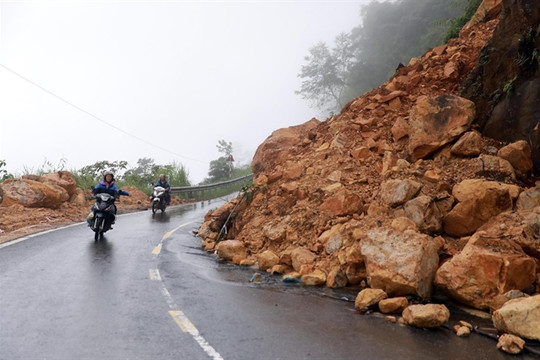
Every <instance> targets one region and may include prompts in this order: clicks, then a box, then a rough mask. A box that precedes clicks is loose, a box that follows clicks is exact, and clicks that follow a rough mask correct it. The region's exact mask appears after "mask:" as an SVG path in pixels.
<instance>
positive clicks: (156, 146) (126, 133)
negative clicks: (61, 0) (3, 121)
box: [0, 64, 208, 164]
mask: <svg viewBox="0 0 540 360" xmlns="http://www.w3.org/2000/svg"><path fill="white" fill-rule="evenodd" d="M0 66H1V67H3V68H4V69H6V70H7V71H9V72H11V73H12V74H14V75H16V76H18V77H19V78H21V79H23V80H25V81H27V82H29V83H30V84H32V85H34V86H35V87H37V88H39V89H41V90H42V91H44V92H46V93H47V94H49V95H52V96H54V97H55V98H57V99H58V100H60V101H62V102H64V103H66V104H68V105H69V106H71V107H74V108H75V109H77V110H79V111H80V112H82V113H84V114H86V115H88V116H90V117H93V118H94V119H96V120H98V121H99V122H102V123H103V124H105V125H107V126H110V127H112V128H113V129H115V130H117V131H120V132H121V133H123V134H125V135H127V136H131V137H132V138H134V139H137V140H139V141H141V142H143V143H145V144H147V145H150V146H153V147H155V148H157V149H160V150H162V151H165V152H167V153H169V154H172V155H174V156H177V157H181V158H184V159H187V160H191V161H197V162H200V163H203V164H208V161H203V160H198V159H194V158H190V157H188V156H184V155H180V154H177V153H175V152H174V151H171V150H169V149H166V148H164V147H162V146H159V145H156V144H154V143H151V142H149V141H147V140H145V139H143V138H141V137H139V136H137V135H134V134H131V133H129V132H127V131H125V130H123V129H121V128H119V127H118V126H116V125H114V124H111V123H109V122H107V121H105V120H103V119H101V118H100V117H98V116H96V115H94V114H92V113H90V112H88V111H86V110H84V109H83V108H81V107H79V106H77V105H75V104H73V103H71V102H69V101H68V100H66V99H64V98H62V97H61V96H58V95H56V94H55V93H53V92H52V91H49V90H47V89H46V88H44V87H43V86H41V85H39V84H37V83H35V82H33V81H32V80H30V79H28V78H26V77H24V76H22V75H21V74H19V73H17V72H16V71H14V70H12V69H10V68H8V67H7V66H5V65H4V64H0Z"/></svg>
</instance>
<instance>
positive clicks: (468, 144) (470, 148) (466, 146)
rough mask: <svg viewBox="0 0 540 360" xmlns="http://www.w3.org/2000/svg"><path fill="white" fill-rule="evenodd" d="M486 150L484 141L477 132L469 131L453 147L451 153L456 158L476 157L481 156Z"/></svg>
mask: <svg viewBox="0 0 540 360" xmlns="http://www.w3.org/2000/svg"><path fill="white" fill-rule="evenodd" d="M483 149H484V139H483V138H482V135H480V133H478V132H477V131H469V132H466V133H465V134H463V136H462V137H460V138H459V140H458V141H456V143H455V144H454V145H453V146H452V148H451V149H450V152H451V153H452V154H453V155H456V156H462V157H474V156H478V155H480V153H481V152H482V150H483Z"/></svg>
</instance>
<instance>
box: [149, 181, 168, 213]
mask: <svg viewBox="0 0 540 360" xmlns="http://www.w3.org/2000/svg"><path fill="white" fill-rule="evenodd" d="M166 191H167V189H165V188H164V187H161V186H154V191H153V192H152V197H151V200H152V214H155V213H156V211H158V209H159V210H161V212H165V209H166V208H167V204H166V202H165V192H166Z"/></svg>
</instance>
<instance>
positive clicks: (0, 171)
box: [0, 160, 13, 182]
mask: <svg viewBox="0 0 540 360" xmlns="http://www.w3.org/2000/svg"><path fill="white" fill-rule="evenodd" d="M6 165H7V163H6V161H5V160H0V182H4V181H5V180H7V179H10V178H12V177H13V175H12V174H10V173H8V172H7V170H6V169H4V168H5V167H6Z"/></svg>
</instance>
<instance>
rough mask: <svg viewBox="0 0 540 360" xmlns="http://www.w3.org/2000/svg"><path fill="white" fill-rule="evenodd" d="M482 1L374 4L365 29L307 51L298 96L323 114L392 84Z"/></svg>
mask: <svg viewBox="0 0 540 360" xmlns="http://www.w3.org/2000/svg"><path fill="white" fill-rule="evenodd" d="M480 1H481V0H452V1H448V0H396V1H384V2H379V1H376V0H374V1H372V2H370V3H369V4H368V5H364V6H363V7H362V8H361V11H360V18H361V19H360V21H359V22H360V23H361V25H359V26H357V27H355V28H353V29H352V30H351V31H350V33H342V34H340V35H338V36H337V37H336V38H335V41H334V43H335V47H334V48H332V50H329V48H328V46H327V45H326V44H325V43H324V42H319V43H318V44H316V45H315V46H314V47H312V48H311V49H310V50H309V55H308V56H306V57H305V58H304V59H305V60H306V62H307V64H306V65H303V66H302V67H301V71H300V73H299V75H298V77H300V78H302V79H304V80H303V81H302V85H301V88H300V90H298V91H296V92H295V93H296V94H298V95H300V96H302V98H303V99H306V100H308V101H310V102H311V105H314V106H315V107H317V108H318V109H319V110H321V111H324V112H330V113H331V112H335V111H337V110H340V109H341V108H342V106H343V104H346V103H347V102H349V101H351V100H352V99H353V98H355V97H358V96H360V95H361V94H363V93H365V92H366V91H369V90H371V89H373V88H376V87H378V86H380V85H381V84H382V83H383V82H384V81H386V80H388V79H389V78H390V77H391V76H392V75H393V74H394V73H395V71H396V68H397V67H398V66H399V64H400V63H402V64H408V63H409V61H410V59H411V58H412V57H416V56H420V55H422V54H423V53H424V52H425V51H426V50H428V49H429V48H432V47H435V46H437V45H440V44H441V43H443V42H444V41H445V33H446V32H447V30H448V29H449V27H451V26H455V25H456V24H458V26H457V27H458V30H457V31H458V32H459V29H461V26H463V24H464V23H465V22H466V21H467V20H468V19H469V18H470V16H471V15H472V13H474V10H475V9H476V8H477V7H478V4H479V3H480ZM471 11H472V13H471ZM462 14H465V17H464V18H461V15H462ZM456 17H459V21H458V20H452V19H456Z"/></svg>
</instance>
